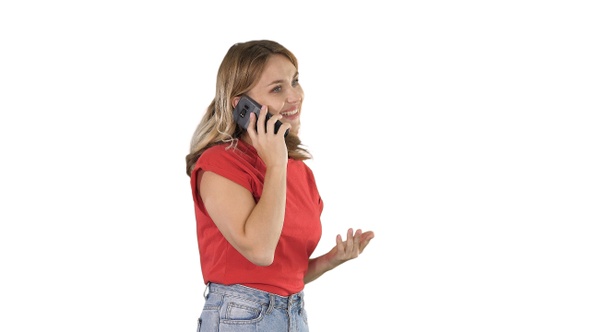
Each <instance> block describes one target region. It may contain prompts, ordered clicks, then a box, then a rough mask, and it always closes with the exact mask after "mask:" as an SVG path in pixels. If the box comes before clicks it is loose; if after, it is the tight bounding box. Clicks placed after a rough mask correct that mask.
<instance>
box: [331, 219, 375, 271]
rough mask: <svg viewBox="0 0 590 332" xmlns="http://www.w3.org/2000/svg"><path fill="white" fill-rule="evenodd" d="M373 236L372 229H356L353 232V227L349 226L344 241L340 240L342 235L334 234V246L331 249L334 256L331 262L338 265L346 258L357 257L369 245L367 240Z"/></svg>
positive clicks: (346, 259)
mask: <svg viewBox="0 0 590 332" xmlns="http://www.w3.org/2000/svg"><path fill="white" fill-rule="evenodd" d="M374 237H375V233H373V232H372V231H367V232H363V231H361V230H360V229H357V230H356V232H354V233H353V229H352V228H349V229H348V232H347V234H346V241H343V240H342V236H341V235H340V234H338V235H337V236H336V246H335V247H334V249H332V251H333V253H334V256H332V262H333V263H334V264H335V266H338V265H340V264H342V263H344V262H346V261H348V260H351V259H354V258H357V257H358V256H359V255H360V254H361V253H362V252H363V250H365V248H366V247H367V245H369V242H370V241H371V240H372V239H373V238H374Z"/></svg>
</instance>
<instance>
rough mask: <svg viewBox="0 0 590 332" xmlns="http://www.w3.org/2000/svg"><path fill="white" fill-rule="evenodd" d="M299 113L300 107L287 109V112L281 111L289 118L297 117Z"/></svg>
mask: <svg viewBox="0 0 590 332" xmlns="http://www.w3.org/2000/svg"><path fill="white" fill-rule="evenodd" d="M298 114H299V109H294V110H292V111H287V112H281V115H282V116H283V117H284V118H287V119H290V118H295V117H296V116H297V115H298Z"/></svg>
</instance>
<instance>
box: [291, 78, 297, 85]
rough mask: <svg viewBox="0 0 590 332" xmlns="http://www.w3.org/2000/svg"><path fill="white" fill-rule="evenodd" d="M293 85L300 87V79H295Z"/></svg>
mask: <svg viewBox="0 0 590 332" xmlns="http://www.w3.org/2000/svg"><path fill="white" fill-rule="evenodd" d="M291 85H293V86H298V85H299V79H298V78H297V79H294V80H293V83H291Z"/></svg>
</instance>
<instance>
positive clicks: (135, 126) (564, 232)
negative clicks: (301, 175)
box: [0, 0, 590, 332]
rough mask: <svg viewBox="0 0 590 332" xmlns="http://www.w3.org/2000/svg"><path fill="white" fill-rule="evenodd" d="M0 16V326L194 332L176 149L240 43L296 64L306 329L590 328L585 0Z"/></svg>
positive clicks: (96, 7)
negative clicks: (305, 170)
mask: <svg viewBox="0 0 590 332" xmlns="http://www.w3.org/2000/svg"><path fill="white" fill-rule="evenodd" d="M324 3H325V2H322V1H314V2H311V1H310V2H301V1H290V2H277V1H258V2H256V1H252V2H247V1H198V2H197V1H132V0H118V1H16V0H14V1H3V2H2V4H1V5H0V47H1V52H0V60H1V61H0V110H1V117H0V155H1V160H2V161H1V163H0V167H1V172H0V181H1V182H0V195H1V196H0V198H1V200H0V204H1V206H0V220H1V224H0V225H1V226H0V271H1V273H0V278H1V282H0V330H1V331H6V332H13V331H14V332H16V331H45V330H50V331H76V332H78V331H166V332H167V331H175V332H181V331H194V330H195V328H196V322H197V317H198V314H199V313H200V310H201V308H202V304H203V298H202V295H201V293H202V291H203V284H202V279H201V275H200V267H199V262H198V252H197V244H196V235H195V221H194V212H193V207H192V200H191V199H192V198H191V193H190V187H189V178H188V176H186V175H185V173H184V169H185V163H184V157H185V155H186V153H187V152H188V145H189V140H190V138H191V135H192V133H193V130H194V128H195V127H196V125H197V122H198V121H199V119H200V117H201V115H202V113H203V111H204V109H205V108H206V107H207V105H208V104H209V103H210V101H211V100H212V98H213V96H214V87H215V78H216V72H217V68H218V66H219V63H220V62H221V59H222V57H223V56H224V54H225V52H226V51H227V49H228V48H229V47H230V46H231V45H232V44H233V43H235V42H241V41H247V40H251V39H274V40H276V41H279V42H280V43H282V44H284V45H285V46H286V47H287V48H289V49H290V50H292V51H293V52H294V53H295V54H296V56H297V57H298V59H299V61H300V77H301V84H302V86H303V88H304V89H305V92H306V102H305V104H304V108H303V114H302V121H303V127H302V132H301V138H302V140H303V142H304V143H305V144H306V145H307V146H308V147H309V149H310V150H311V152H312V153H313V155H314V160H313V161H310V162H309V165H310V166H311V167H312V169H313V170H314V171H315V175H316V178H317V182H318V186H319V189H320V192H321V194H322V196H323V198H324V201H325V210H324V214H323V224H324V237H323V238H322V241H321V242H320V245H319V246H318V249H317V251H316V253H315V254H321V253H324V252H325V251H327V250H328V249H329V248H331V247H332V246H333V245H334V243H335V237H336V235H337V234H344V232H345V231H346V229H347V228H349V227H354V228H362V229H363V230H373V231H375V233H376V238H375V239H374V241H373V242H372V243H371V244H370V246H369V247H368V248H367V249H366V251H365V252H364V253H363V255H361V257H360V258H359V259H357V260H354V261H351V262H348V263H346V264H344V265H343V266H341V267H339V268H338V269H336V270H334V271H331V272H328V273H327V274H326V275H324V276H323V277H322V278H320V279H318V280H317V281H315V282H313V283H311V284H309V285H307V287H306V306H307V310H308V314H309V319H310V326H311V329H312V331H316V332H317V331H400V332H402V331H403V332H410V331H454V332H457V331H469V332H472V331H478V332H479V331H494V332H496V331H519V332H520V331H560V332H561V331H568V332H574V331H589V330H590V316H589V313H590V301H589V299H590V283H589V282H588V281H589V280H590V267H589V263H590V241H589V237H590V232H589V231H588V223H589V222H590V207H589V205H590V204H589V203H590V176H589V171H588V170H590V155H589V154H590V143H589V142H590V133H589V132H590V130H589V128H590V121H589V120H588V112H589V111H590V107H589V106H590V101H589V95H590V94H589V92H590V61H589V59H590V47H589V43H590V33H589V32H590V23H589V22H590V20H589V19H588V18H589V17H590V11H588V10H587V9H586V8H585V7H583V5H582V4H583V3H584V1H563V0H562V1H519V0H513V1H485V2H484V1H405V2H387V1H360V2H350V1H340V2H333V3H332V4H330V5H328V4H324Z"/></svg>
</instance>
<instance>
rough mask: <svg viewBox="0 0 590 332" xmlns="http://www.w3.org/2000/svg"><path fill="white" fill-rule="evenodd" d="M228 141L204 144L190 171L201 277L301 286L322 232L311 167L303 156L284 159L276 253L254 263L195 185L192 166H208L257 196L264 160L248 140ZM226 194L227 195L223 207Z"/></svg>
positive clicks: (276, 289) (290, 288) (287, 288)
mask: <svg viewBox="0 0 590 332" xmlns="http://www.w3.org/2000/svg"><path fill="white" fill-rule="evenodd" d="M228 146H229V144H221V145H216V146H213V147H211V148H209V149H207V150H206V151H205V152H204V153H203V154H202V155H201V156H200V157H199V159H198V160H197V163H196V164H195V167H194V169H193V172H192V174H191V187H192V191H193V200H194V203H195V204H194V205H195V216H196V221H197V239H198V244H199V253H200V259H201V271H202V273H203V279H204V281H205V283H208V282H215V283H220V284H224V285H230V284H241V285H244V286H248V287H251V288H256V289H260V290H263V291H266V292H271V293H274V294H278V295H282V296H288V295H291V294H293V293H297V292H299V291H301V290H303V286H304V283H303V277H304V276H305V273H306V272H307V267H308V262H309V258H310V256H311V254H312V253H313V251H314V250H315V248H316V246H317V244H318V242H319V240H320V237H321V233H322V226H321V222H320V215H321V213H322V210H323V201H322V199H321V197H320V194H319V192H318V190H317V187H316V183H315V179H314V176H313V173H312V171H311V169H310V168H309V167H308V166H307V165H306V164H305V163H304V162H303V161H301V160H294V159H289V161H288V164H287V201H286V207H285V221H284V223H283V230H282V232H281V236H280V238H279V242H278V245H277V248H276V251H275V259H274V261H273V263H272V264H271V265H269V266H257V265H254V264H252V263H251V262H250V261H248V260H247V259H246V258H245V257H244V256H242V255H241V254H240V253H239V252H238V251H237V250H236V249H234V248H233V247H232V246H231V245H230V244H229V242H228V241H227V240H226V239H225V238H224V237H223V235H222V234H221V232H220V231H219V229H217V226H216V225H215V223H214V222H213V220H211V217H210V216H209V214H208V213H207V210H206V209H205V206H204V205H203V201H202V200H201V197H200V195H198V193H197V190H196V174H197V171H199V170H203V171H212V172H215V173H217V174H219V175H221V176H223V177H225V178H227V179H230V180H232V181H234V182H235V183H237V184H239V185H241V186H243V187H244V188H246V189H248V190H250V192H252V196H253V197H254V200H255V201H256V202H258V200H259V199H260V196H261V195H262V187H263V185H264V174H265V172H266V166H265V165H264V162H263V161H262V159H260V157H258V154H257V153H256V149H255V148H254V147H253V146H251V145H249V144H247V143H244V142H242V141H241V140H240V141H238V145H237V147H236V148H235V149H234V148H232V147H230V148H228ZM231 199H232V198H231V197H227V204H228V208H231Z"/></svg>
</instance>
